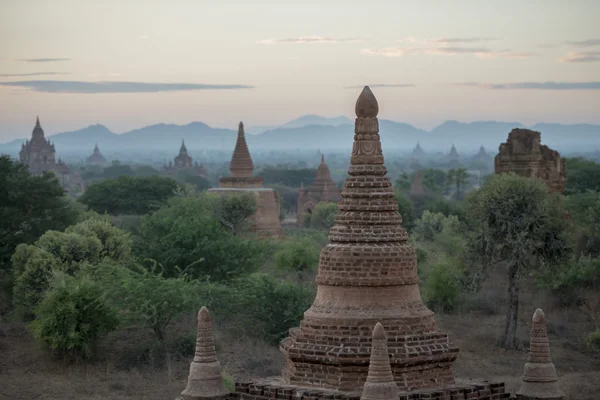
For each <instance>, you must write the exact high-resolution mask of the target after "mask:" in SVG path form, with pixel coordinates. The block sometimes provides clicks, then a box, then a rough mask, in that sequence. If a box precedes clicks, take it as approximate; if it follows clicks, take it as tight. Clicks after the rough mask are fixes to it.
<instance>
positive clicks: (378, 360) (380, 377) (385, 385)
mask: <svg viewBox="0 0 600 400" xmlns="http://www.w3.org/2000/svg"><path fill="white" fill-rule="evenodd" d="M398 398H399V397H398V386H396V382H395V381H394V375H392V366H391V365H390V356H389V353H388V348H387V336H386V334H385V329H383V325H381V323H379V322H378V323H377V324H376V325H375V328H374V329H373V341H372V342H371V359H370V361H369V372H368V374H367V381H366V382H365V385H364V386H363V392H362V396H360V400H398Z"/></svg>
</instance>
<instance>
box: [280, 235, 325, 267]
mask: <svg viewBox="0 0 600 400" xmlns="http://www.w3.org/2000/svg"><path fill="white" fill-rule="evenodd" d="M319 254H320V250H319V248H318V247H317V246H316V245H315V244H314V242H313V241H312V240H310V239H308V238H302V239H286V240H285V241H284V242H282V243H281V244H280V245H279V249H278V250H277V251H276V252H275V265H276V266H277V269H279V270H280V271H294V272H296V273H298V275H299V276H302V274H304V273H305V272H307V271H310V270H315V269H316V268H317V266H318V264H319Z"/></svg>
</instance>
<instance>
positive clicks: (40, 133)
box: [31, 117, 45, 142]
mask: <svg viewBox="0 0 600 400" xmlns="http://www.w3.org/2000/svg"><path fill="white" fill-rule="evenodd" d="M41 140H45V138H44V130H43V129H42V125H41V124H40V117H36V118H35V127H34V128H33V132H32V133H31V141H32V142H38V141H41Z"/></svg>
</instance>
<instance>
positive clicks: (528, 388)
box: [517, 308, 565, 400]
mask: <svg viewBox="0 0 600 400" xmlns="http://www.w3.org/2000/svg"><path fill="white" fill-rule="evenodd" d="M564 398H565V394H564V393H563V392H562V391H561V390H560V388H559V387H558V376H557V375H556V368H555V367H554V364H553V363H552V358H551V357H550V343H549V342H548V333H547V331H546V316H545V315H544V312H543V311H542V310H541V309H539V308H538V309H537V310H535V313H534V314H533V319H532V326H531V341H530V348H529V357H528V358H527V363H526V364H525V369H524V372H523V383H522V385H521V388H520V389H519V391H518V392H517V399H519V400H563V399H564Z"/></svg>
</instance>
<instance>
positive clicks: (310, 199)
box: [296, 154, 342, 224]
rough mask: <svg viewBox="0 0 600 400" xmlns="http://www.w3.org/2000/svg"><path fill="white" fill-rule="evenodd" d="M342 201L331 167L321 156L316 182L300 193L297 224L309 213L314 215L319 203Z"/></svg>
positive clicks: (302, 188) (301, 189) (302, 189)
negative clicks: (313, 212)
mask: <svg viewBox="0 0 600 400" xmlns="http://www.w3.org/2000/svg"><path fill="white" fill-rule="evenodd" d="M341 199H342V197H341V193H340V189H339V188H338V187H337V185H336V184H335V182H334V181H333V179H332V178H331V172H330V171H329V167H328V166H327V164H326V163H325V156H324V155H323V154H321V164H319V167H318V168H317V173H316V176H315V180H314V182H313V183H312V185H311V186H310V187H309V188H308V189H306V190H305V189H304V185H303V186H302V187H301V188H300V191H299V192H298V211H297V215H296V222H297V223H298V224H301V223H302V218H303V217H304V215H305V214H307V213H312V211H313V209H314V208H315V207H316V205H317V204H319V203H329V202H332V203H337V202H338V201H340V200H341Z"/></svg>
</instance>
